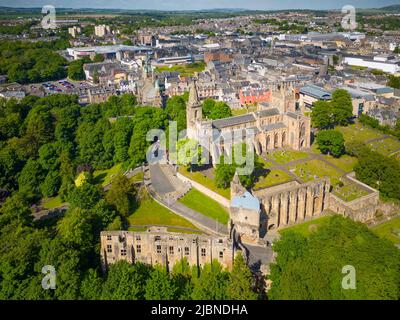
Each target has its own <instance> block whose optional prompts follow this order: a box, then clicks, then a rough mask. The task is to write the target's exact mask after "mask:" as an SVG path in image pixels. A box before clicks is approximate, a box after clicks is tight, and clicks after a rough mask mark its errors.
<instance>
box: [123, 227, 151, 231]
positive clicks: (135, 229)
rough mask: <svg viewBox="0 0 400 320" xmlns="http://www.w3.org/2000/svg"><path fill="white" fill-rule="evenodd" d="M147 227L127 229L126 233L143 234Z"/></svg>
mask: <svg viewBox="0 0 400 320" xmlns="http://www.w3.org/2000/svg"><path fill="white" fill-rule="evenodd" d="M146 230H147V227H129V228H128V231H136V232H143V231H146Z"/></svg>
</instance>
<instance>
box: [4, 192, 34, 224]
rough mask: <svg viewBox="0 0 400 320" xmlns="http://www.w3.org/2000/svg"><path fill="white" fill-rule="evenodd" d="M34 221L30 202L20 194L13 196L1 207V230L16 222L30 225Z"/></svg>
mask: <svg viewBox="0 0 400 320" xmlns="http://www.w3.org/2000/svg"><path fill="white" fill-rule="evenodd" d="M31 221H32V211H31V209H30V208H29V203H28V201H27V200H26V199H25V198H24V197H23V196H22V195H21V194H19V193H15V194H13V195H12V196H11V197H8V198H7V200H6V201H5V202H4V203H3V204H2V206H1V207H0V228H1V227H2V226H5V225H6V224H9V223H10V222H14V223H16V224H19V225H29V224H30V223H31Z"/></svg>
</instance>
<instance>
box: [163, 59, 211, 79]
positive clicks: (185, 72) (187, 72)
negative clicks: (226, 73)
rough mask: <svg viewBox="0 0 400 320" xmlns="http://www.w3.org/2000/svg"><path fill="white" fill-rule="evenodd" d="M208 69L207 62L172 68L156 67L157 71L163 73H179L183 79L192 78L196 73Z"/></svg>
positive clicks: (173, 66) (179, 65)
mask: <svg viewBox="0 0 400 320" xmlns="http://www.w3.org/2000/svg"><path fill="white" fill-rule="evenodd" d="M205 67H206V64H205V62H202V61H200V62H194V63H189V64H177V65H171V66H163V67H156V69H155V71H156V72H158V73H161V72H163V71H170V72H179V73H180V75H181V76H182V77H191V76H193V74H194V73H195V72H202V71H204V69H205Z"/></svg>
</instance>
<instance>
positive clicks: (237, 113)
mask: <svg viewBox="0 0 400 320" xmlns="http://www.w3.org/2000/svg"><path fill="white" fill-rule="evenodd" d="M247 112H248V111H247V109H246V108H242V109H232V116H241V115H242V114H246V113H247Z"/></svg>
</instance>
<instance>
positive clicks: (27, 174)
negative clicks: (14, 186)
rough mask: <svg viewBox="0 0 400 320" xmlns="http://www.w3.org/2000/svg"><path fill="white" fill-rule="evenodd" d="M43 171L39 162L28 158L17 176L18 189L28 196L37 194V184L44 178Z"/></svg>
mask: <svg viewBox="0 0 400 320" xmlns="http://www.w3.org/2000/svg"><path fill="white" fill-rule="evenodd" d="M43 173H44V172H43V169H42V167H41V166H40V164H39V162H38V161H36V160H32V159H29V160H28V162H27V163H26V165H25V166H24V168H23V169H22V171H21V173H20V175H19V177H18V184H19V190H20V191H21V192H24V193H26V194H27V195H28V196H35V195H36V194H38V193H39V186H40V184H41V183H42V181H43V179H44V174H43Z"/></svg>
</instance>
